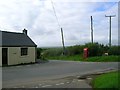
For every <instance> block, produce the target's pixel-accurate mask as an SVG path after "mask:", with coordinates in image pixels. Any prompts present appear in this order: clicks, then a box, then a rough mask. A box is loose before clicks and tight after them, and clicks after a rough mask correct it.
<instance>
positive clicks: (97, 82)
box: [92, 71, 120, 90]
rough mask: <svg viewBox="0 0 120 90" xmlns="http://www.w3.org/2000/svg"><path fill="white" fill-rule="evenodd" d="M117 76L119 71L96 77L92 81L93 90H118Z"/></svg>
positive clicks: (119, 88)
mask: <svg viewBox="0 0 120 90" xmlns="http://www.w3.org/2000/svg"><path fill="white" fill-rule="evenodd" d="M119 75H120V71H116V72H109V73H106V74H102V75H99V76H97V77H96V78H95V79H93V81H92V86H93V90H99V89H100V88H101V89H100V90H102V89H103V90H107V89H110V88H112V89H110V90H120V85H119V80H120V78H119Z"/></svg>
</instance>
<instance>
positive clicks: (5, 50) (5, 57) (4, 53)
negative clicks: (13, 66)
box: [2, 48, 8, 66]
mask: <svg viewBox="0 0 120 90" xmlns="http://www.w3.org/2000/svg"><path fill="white" fill-rule="evenodd" d="M3 60H4V62H3ZM3 65H8V48H2V66H3Z"/></svg>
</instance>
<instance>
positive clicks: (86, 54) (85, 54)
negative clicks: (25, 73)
mask: <svg viewBox="0 0 120 90" xmlns="http://www.w3.org/2000/svg"><path fill="white" fill-rule="evenodd" d="M83 57H84V58H87V57H88V48H84V51H83Z"/></svg>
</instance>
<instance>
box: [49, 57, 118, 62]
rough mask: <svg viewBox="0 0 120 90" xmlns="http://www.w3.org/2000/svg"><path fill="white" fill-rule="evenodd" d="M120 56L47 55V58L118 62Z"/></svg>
mask: <svg viewBox="0 0 120 90" xmlns="http://www.w3.org/2000/svg"><path fill="white" fill-rule="evenodd" d="M119 58H120V56H97V57H89V58H86V59H85V58H83V56H81V55H74V56H55V57H47V59H49V60H69V61H89V62H118V60H119Z"/></svg>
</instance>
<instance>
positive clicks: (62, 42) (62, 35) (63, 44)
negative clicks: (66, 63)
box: [61, 28, 65, 55]
mask: <svg viewBox="0 0 120 90" xmlns="http://www.w3.org/2000/svg"><path fill="white" fill-rule="evenodd" d="M61 35H62V44H63V55H64V54H65V45H64V36H63V30H62V28H61Z"/></svg>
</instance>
